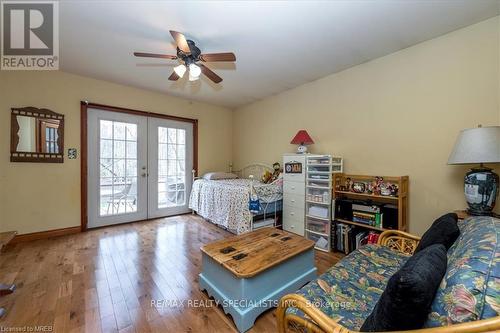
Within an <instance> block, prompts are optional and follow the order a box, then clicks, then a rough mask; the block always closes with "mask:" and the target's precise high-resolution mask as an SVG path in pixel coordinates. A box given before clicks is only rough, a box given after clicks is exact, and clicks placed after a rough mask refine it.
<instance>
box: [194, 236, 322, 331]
mask: <svg viewBox="0 0 500 333" xmlns="http://www.w3.org/2000/svg"><path fill="white" fill-rule="evenodd" d="M313 248H314V242H313V241H310V240H307V239H305V238H304V237H300V236H297V235H295V234H292V233H289V232H286V231H282V230H278V229H275V228H263V229H259V230H257V231H253V232H249V233H246V234H243V235H239V236H235V237H230V238H226V239H223V240H220V241H217V242H214V243H210V244H207V245H205V246H203V247H202V248H201V251H202V256H203V258H202V264H203V269H202V272H201V273H200V275H199V276H200V288H201V289H202V290H206V291H207V292H208V294H209V296H213V297H214V299H215V300H216V301H218V302H219V304H220V305H222V307H223V308H224V311H225V312H226V313H229V314H231V316H232V317H233V320H234V323H235V324H236V327H237V328H238V330H239V331H240V332H245V331H247V330H248V329H250V328H251V327H252V326H253V324H254V322H255V319H256V318H257V316H259V315H260V314H261V313H262V312H264V311H266V310H267V309H269V308H272V307H276V306H277V305H278V301H279V299H280V298H281V297H282V296H284V295H286V294H289V293H292V292H294V291H296V290H297V289H299V288H300V287H302V286H303V285H305V284H306V283H307V282H309V281H311V280H313V279H315V278H316V267H314V249H313Z"/></svg>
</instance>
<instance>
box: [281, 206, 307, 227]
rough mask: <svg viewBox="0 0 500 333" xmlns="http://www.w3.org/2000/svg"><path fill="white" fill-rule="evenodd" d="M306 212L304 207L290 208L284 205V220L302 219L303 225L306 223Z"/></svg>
mask: <svg viewBox="0 0 500 333" xmlns="http://www.w3.org/2000/svg"><path fill="white" fill-rule="evenodd" d="M304 211H305V208H304V206H300V207H297V206H289V205H283V219H285V220H286V219H289V218H290V219H294V218H300V219H301V220H302V223H303V221H304V216H305V214H304Z"/></svg>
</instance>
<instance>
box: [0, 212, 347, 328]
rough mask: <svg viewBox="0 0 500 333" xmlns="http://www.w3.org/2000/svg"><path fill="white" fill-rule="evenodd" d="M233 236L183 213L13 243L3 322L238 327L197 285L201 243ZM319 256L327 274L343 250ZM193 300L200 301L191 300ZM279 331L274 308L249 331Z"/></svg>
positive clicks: (0, 265)
mask: <svg viewBox="0 0 500 333" xmlns="http://www.w3.org/2000/svg"><path fill="white" fill-rule="evenodd" d="M231 236H233V235H232V234H230V233H228V232H226V231H224V230H222V229H220V228H217V227H216V226H214V225H212V224H210V223H208V222H206V221H204V220H202V219H201V218H199V217H197V216H194V215H183V216H176V217H171V218H165V219H158V220H154V221H147V222H137V223H131V224H124V225H119V226H112V227H107V228H100V229H96V230H90V231H88V232H85V233H81V234H74V235H69V236H62V237H57V238H53V239H47V240H37V241H33V242H29V243H18V244H14V245H9V246H7V248H6V249H5V250H6V251H5V252H4V253H3V255H2V258H1V260H0V279H2V280H3V281H8V282H9V283H15V284H16V285H17V290H16V292H15V293H13V294H11V295H7V296H5V297H3V298H2V299H1V303H0V305H1V306H4V307H5V308H7V310H8V312H7V314H6V315H5V316H4V317H3V318H2V319H1V320H0V326H2V327H7V326H35V325H53V328H54V332H103V333H107V332H113V333H118V332H119V333H129V332H144V333H149V332H207V331H213V332H236V328H235V326H234V324H233V322H232V319H231V316H229V315H226V314H225V313H224V311H223V309H222V307H220V306H216V305H215V302H212V303H213V304H211V303H210V299H209V298H208V296H207V294H206V293H205V292H202V291H200V290H199V286H198V274H199V273H200V271H201V251H200V247H202V246H203V245H205V244H207V243H210V242H213V241H216V240H221V239H225V238H228V237H231ZM315 257H316V259H315V262H316V266H317V267H318V271H319V273H323V272H324V271H325V270H326V269H328V268H329V267H330V266H332V265H333V264H334V263H335V262H337V261H338V260H339V259H340V257H341V256H340V255H337V254H329V253H323V252H316V253H315ZM193 300H195V301H198V302H199V303H197V305H198V307H194V306H193V305H194V304H193V303H191V304H189V303H188V302H189V301H193ZM159 301H163V303H161V302H159ZM154 302H156V303H154ZM200 304H201V305H202V306H200ZM275 331H276V318H275V310H274V309H272V310H269V311H267V312H265V313H263V314H262V315H261V316H259V318H257V321H256V323H255V326H254V327H253V328H252V329H251V330H250V332H275Z"/></svg>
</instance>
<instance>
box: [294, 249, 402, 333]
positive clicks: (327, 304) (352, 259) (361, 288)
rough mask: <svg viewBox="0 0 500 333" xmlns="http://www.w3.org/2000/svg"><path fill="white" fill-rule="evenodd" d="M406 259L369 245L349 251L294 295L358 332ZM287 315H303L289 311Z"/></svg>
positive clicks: (295, 311) (390, 251)
mask: <svg viewBox="0 0 500 333" xmlns="http://www.w3.org/2000/svg"><path fill="white" fill-rule="evenodd" d="M408 258H409V257H408V256H406V255H404V254H400V253H397V252H394V251H392V250H390V249H389V248H386V247H382V246H379V245H375V244H371V245H366V246H363V247H362V248H360V249H358V250H356V251H353V252H351V253H350V254H349V255H348V256H346V257H345V258H344V259H342V260H341V261H339V262H338V263H337V264H336V265H335V266H333V267H332V268H330V269H329V270H328V271H327V272H326V273H324V274H322V275H321V276H320V277H319V278H318V279H317V280H315V281H312V282H310V283H309V284H307V285H306V286H304V287H303V288H302V289H300V290H299V291H298V292H297V294H300V295H302V296H304V297H305V298H306V299H308V300H309V301H310V303H311V306H314V307H318V308H320V309H321V311H322V312H324V313H325V314H327V315H328V316H329V317H330V318H333V319H334V320H336V321H338V322H339V323H340V324H341V325H342V326H344V327H346V328H348V329H351V330H355V331H358V330H359V329H360V327H361V326H362V325H363V323H364V321H365V319H366V318H367V317H368V316H369V315H370V313H371V312H372V310H373V308H374V307H375V304H376V303H377V301H378V299H379V298H380V296H381V295H382V292H383V291H384V289H385V286H386V284H387V281H388V280H389V278H390V277H391V276H392V275H393V274H394V273H396V272H397V271H398V270H399V268H400V267H401V266H402V265H403V264H404V263H405V262H406V260H407V259H408ZM288 313H293V314H296V315H299V316H304V314H303V313H302V312H301V311H300V310H298V309H296V308H289V309H288Z"/></svg>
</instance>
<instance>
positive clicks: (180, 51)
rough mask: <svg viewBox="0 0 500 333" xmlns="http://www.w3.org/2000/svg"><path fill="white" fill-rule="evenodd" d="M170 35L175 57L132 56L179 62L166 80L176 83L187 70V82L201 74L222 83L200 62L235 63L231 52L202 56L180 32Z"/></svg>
mask: <svg viewBox="0 0 500 333" xmlns="http://www.w3.org/2000/svg"><path fill="white" fill-rule="evenodd" d="M170 34H171V35H172V37H173V38H174V40H175V44H177V55H176V56H174V55H169V54H155V53H143V52H134V55H135V56H136V57H146V58H161V59H171V60H179V62H180V63H181V64H180V65H179V66H176V67H175V68H174V72H173V73H172V74H171V75H170V76H169V78H168V79H169V80H171V81H177V80H178V79H180V78H181V77H183V76H184V73H186V71H187V70H188V69H189V81H196V80H198V79H199V77H200V75H201V73H203V74H205V75H206V76H207V77H208V78H209V79H210V80H212V81H213V82H215V83H219V82H221V81H222V78H221V77H220V76H219V75H217V74H215V73H214V72H213V71H212V70H211V69H210V68H208V67H207V66H205V65H203V64H202V63H201V62H211V61H236V56H235V55H234V53H232V52H226V53H205V54H202V53H201V51H200V49H199V48H198V47H197V46H196V45H195V43H194V42H193V41H192V40H189V39H186V37H184V35H183V34H181V33H180V32H177V31H173V30H170Z"/></svg>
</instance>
